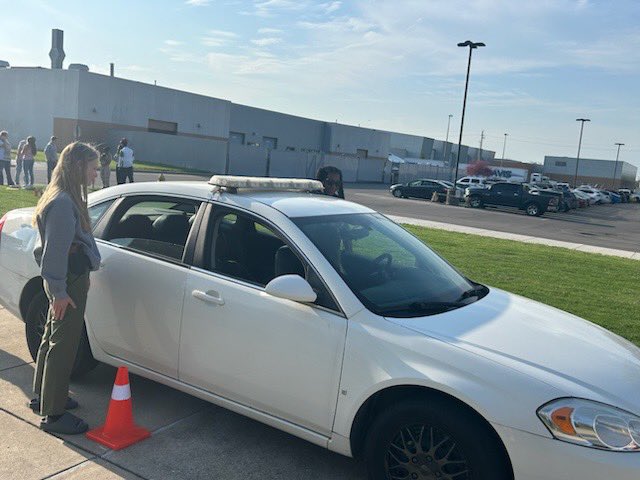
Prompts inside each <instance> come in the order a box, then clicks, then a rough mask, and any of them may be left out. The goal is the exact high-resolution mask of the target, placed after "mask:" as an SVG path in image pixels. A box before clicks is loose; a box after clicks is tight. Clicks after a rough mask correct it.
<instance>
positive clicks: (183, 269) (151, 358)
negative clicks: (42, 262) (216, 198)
mask: <svg viewBox="0 0 640 480" xmlns="http://www.w3.org/2000/svg"><path fill="white" fill-rule="evenodd" d="M199 203H200V202H199V201H197V200H191V199H184V198H180V197H172V196H146V195H145V196H135V195H134V196H129V197H125V198H124V199H122V200H121V202H120V203H119V205H118V206H117V207H115V208H114V209H113V210H112V212H113V213H112V214H111V215H110V218H109V219H104V220H103V221H102V222H101V225H100V226H99V229H100V230H101V231H100V232H99V233H98V234H97V235H96V237H97V238H96V242H97V243H98V248H99V249H100V253H101V256H102V265H101V268H100V270H99V271H97V272H94V273H93V274H92V275H91V290H90V294H89V298H88V302H87V312H86V316H87V323H88V326H89V328H90V330H91V333H92V334H93V335H94V337H95V339H96V341H97V343H98V345H99V346H100V348H101V349H102V350H103V351H104V352H105V353H107V354H108V355H111V356H113V357H116V358H121V359H124V360H126V361H129V362H132V363H135V364H137V365H140V366H142V367H145V368H148V369H150V370H153V371H154V372H157V373H160V374H163V375H167V376H169V377H173V378H177V376H178V346H179V336H180V320H181V315H182V301H183V295H184V285H185V282H186V280H187V273H188V271H189V267H188V266H187V264H186V263H185V262H184V259H183V257H184V254H185V246H186V244H187V238H188V236H189V232H190V229H191V225H192V223H193V220H195V214H196V212H197V210H198V208H199Z"/></svg>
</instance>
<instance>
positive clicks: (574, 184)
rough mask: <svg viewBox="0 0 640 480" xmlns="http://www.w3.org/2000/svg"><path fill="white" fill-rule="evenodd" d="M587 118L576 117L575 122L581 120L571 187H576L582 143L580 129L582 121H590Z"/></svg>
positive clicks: (582, 126) (582, 125)
mask: <svg viewBox="0 0 640 480" xmlns="http://www.w3.org/2000/svg"><path fill="white" fill-rule="evenodd" d="M590 121H591V120H590V119H588V118H576V122H582V123H581V124H580V140H578V156H577V157H576V173H575V174H574V176H573V188H578V164H579V163H580V146H581V145H582V130H583V129H584V122H590Z"/></svg>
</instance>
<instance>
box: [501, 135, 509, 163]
mask: <svg viewBox="0 0 640 480" xmlns="http://www.w3.org/2000/svg"><path fill="white" fill-rule="evenodd" d="M507 135H509V134H508V133H505V134H504V143H503V144H502V158H501V159H500V168H502V161H503V160H504V151H505V150H506V149H507Z"/></svg>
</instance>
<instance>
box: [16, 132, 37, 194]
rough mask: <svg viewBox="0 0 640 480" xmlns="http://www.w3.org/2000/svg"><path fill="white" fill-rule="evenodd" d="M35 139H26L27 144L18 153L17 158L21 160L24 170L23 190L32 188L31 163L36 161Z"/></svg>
mask: <svg viewBox="0 0 640 480" xmlns="http://www.w3.org/2000/svg"><path fill="white" fill-rule="evenodd" d="M36 153H38V149H37V148H36V137H31V136H30V137H27V143H25V144H24V146H23V147H22V150H20V151H19V152H18V157H19V158H22V168H23V170H24V188H32V187H33V162H35V160H36Z"/></svg>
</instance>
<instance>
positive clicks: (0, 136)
mask: <svg viewBox="0 0 640 480" xmlns="http://www.w3.org/2000/svg"><path fill="white" fill-rule="evenodd" d="M3 171H4V173H6V174H7V185H9V186H12V185H13V179H12V178H11V144H10V143H9V133H8V132H7V131H6V130H2V131H1V132H0V185H4V176H3Z"/></svg>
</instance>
